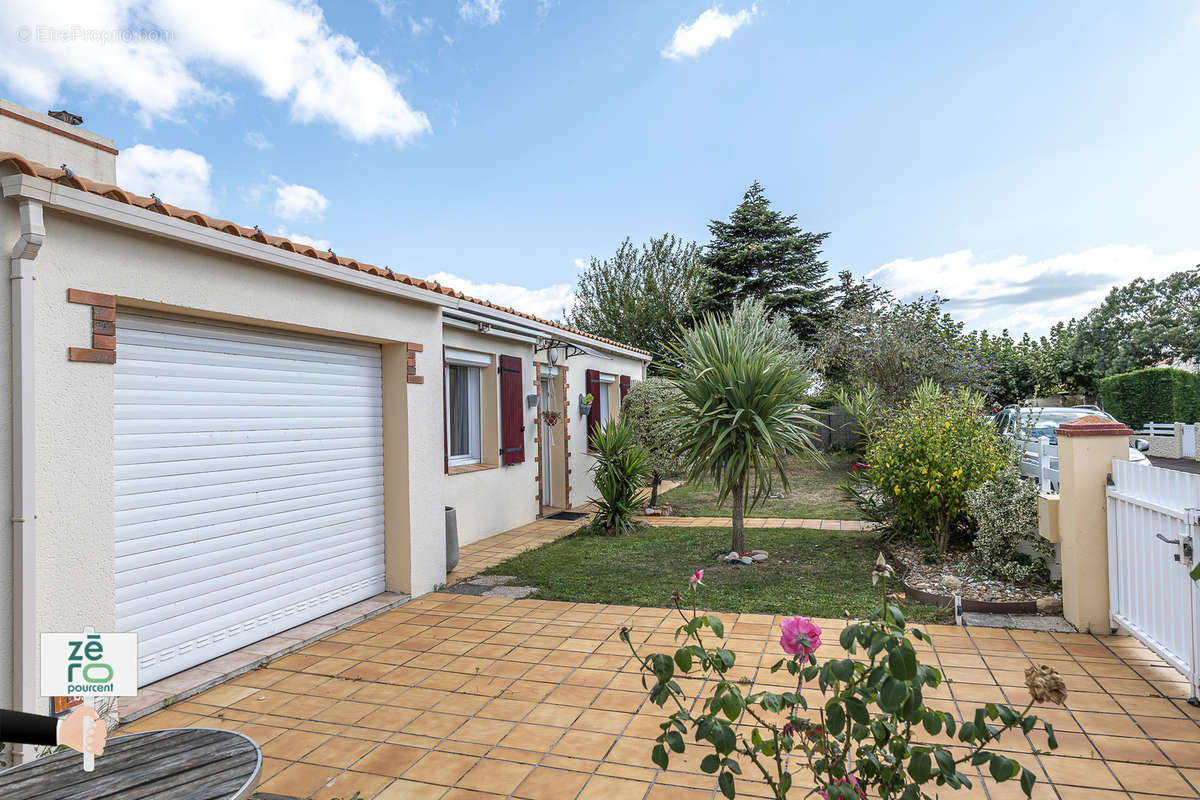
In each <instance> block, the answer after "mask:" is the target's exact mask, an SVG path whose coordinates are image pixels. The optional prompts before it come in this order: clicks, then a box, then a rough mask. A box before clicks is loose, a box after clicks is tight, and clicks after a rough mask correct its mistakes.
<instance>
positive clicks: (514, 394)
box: [500, 356, 525, 464]
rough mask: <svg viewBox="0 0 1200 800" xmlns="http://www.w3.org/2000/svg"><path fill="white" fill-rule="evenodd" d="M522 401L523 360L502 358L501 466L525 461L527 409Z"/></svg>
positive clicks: (508, 357) (514, 357)
mask: <svg viewBox="0 0 1200 800" xmlns="http://www.w3.org/2000/svg"><path fill="white" fill-rule="evenodd" d="M521 400H522V398H521V359H519V358H517V357H516V356H500V463H501V464H520V463H521V462H523V461H524V460H525V409H524V408H523V407H522V405H521Z"/></svg>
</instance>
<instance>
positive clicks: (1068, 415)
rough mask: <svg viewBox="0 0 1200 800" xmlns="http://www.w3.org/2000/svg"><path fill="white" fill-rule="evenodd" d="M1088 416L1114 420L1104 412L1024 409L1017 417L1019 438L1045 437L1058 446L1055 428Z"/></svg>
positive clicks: (1074, 409) (1034, 438) (1033, 438)
mask: <svg viewBox="0 0 1200 800" xmlns="http://www.w3.org/2000/svg"><path fill="white" fill-rule="evenodd" d="M1087 416H1096V417H1103V418H1104V419H1112V417H1110V416H1109V415H1108V414H1105V413H1104V412H1103V411H1094V410H1092V409H1083V408H1036V409H1033V408H1023V409H1021V411H1020V412H1018V415H1017V424H1016V430H1017V437H1018V438H1021V439H1032V440H1034V441H1036V440H1037V439H1039V438H1041V437H1042V436H1045V437H1047V438H1049V439H1050V444H1058V436H1057V435H1056V434H1055V433H1054V430H1055V428H1057V427H1058V426H1059V425H1062V424H1063V423H1064V422H1070V421H1072V420H1076V419H1079V418H1080V417H1087Z"/></svg>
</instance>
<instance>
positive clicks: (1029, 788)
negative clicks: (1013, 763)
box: [1021, 768, 1037, 797]
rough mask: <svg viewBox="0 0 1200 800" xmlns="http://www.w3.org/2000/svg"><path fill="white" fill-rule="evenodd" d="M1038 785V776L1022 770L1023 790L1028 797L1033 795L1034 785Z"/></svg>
mask: <svg viewBox="0 0 1200 800" xmlns="http://www.w3.org/2000/svg"><path fill="white" fill-rule="evenodd" d="M1035 783H1037V775H1034V774H1033V773H1032V772H1030V771H1029V770H1027V769H1024V768H1022V769H1021V790H1022V791H1023V792H1025V796H1026V797H1030V796H1031V795H1032V794H1033V785H1034V784H1035Z"/></svg>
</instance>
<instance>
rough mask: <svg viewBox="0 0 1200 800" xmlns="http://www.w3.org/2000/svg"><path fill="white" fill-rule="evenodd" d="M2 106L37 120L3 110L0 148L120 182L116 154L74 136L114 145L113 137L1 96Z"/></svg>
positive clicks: (55, 165)
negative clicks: (29, 120) (27, 120)
mask: <svg viewBox="0 0 1200 800" xmlns="http://www.w3.org/2000/svg"><path fill="white" fill-rule="evenodd" d="M0 109H3V110H4V111H6V112H8V113H11V114H17V115H19V116H21V117H24V118H27V119H31V120H34V121H35V122H37V123H38V124H37V125H31V124H29V123H28V122H25V121H24V120H20V119H13V118H12V117H9V116H6V115H3V114H0V151H4V152H8V153H17V154H19V155H21V156H23V157H24V158H28V159H32V160H33V161H37V162H40V163H42V164H45V165H46V166H49V167H57V166H59V165H60V164H66V165H67V167H69V168H70V169H71V171H72V172H74V173H75V174H77V175H80V176H82V177H84V178H91V179H92V180H94V181H99V182H101V183H116V182H117V156H116V155H115V154H114V153H110V152H107V151H105V150H101V149H99V148H96V147H93V146H91V145H90V144H85V143H84V142H80V141H76V140H75V138H73V137H79V138H82V139H86V140H87V141H89V142H94V143H96V144H100V145H103V146H104V147H108V148H113V149H115V148H114V146H113V142H112V140H111V139H105V138H104V137H103V136H99V135H97V134H94V133H92V132H91V131H89V130H85V129H84V128H82V127H76V126H74V125H68V124H67V123H65V122H59V121H58V120H56V119H55V118H54V117H51V116H48V115H47V114H44V113H42V112H40V111H35V110H33V109H32V108H26V107H25V106H20V105H17V104H16V103H11V102H9V101H8V100H0ZM42 126H46V127H42ZM47 127H48V128H52V129H53V130H46V128H47ZM56 131H57V133H56ZM62 134H66V135H65V136H64V135H62ZM6 255H7V254H6Z"/></svg>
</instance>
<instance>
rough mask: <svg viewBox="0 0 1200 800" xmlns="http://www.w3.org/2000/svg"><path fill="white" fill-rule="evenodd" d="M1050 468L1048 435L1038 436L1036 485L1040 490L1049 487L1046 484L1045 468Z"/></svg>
mask: <svg viewBox="0 0 1200 800" xmlns="http://www.w3.org/2000/svg"><path fill="white" fill-rule="evenodd" d="M1048 469H1050V437H1049V436H1039V437H1038V486H1040V487H1042V491H1046V490H1047V489H1049V488H1050V487H1049V486H1047V484H1046V470H1048Z"/></svg>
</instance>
